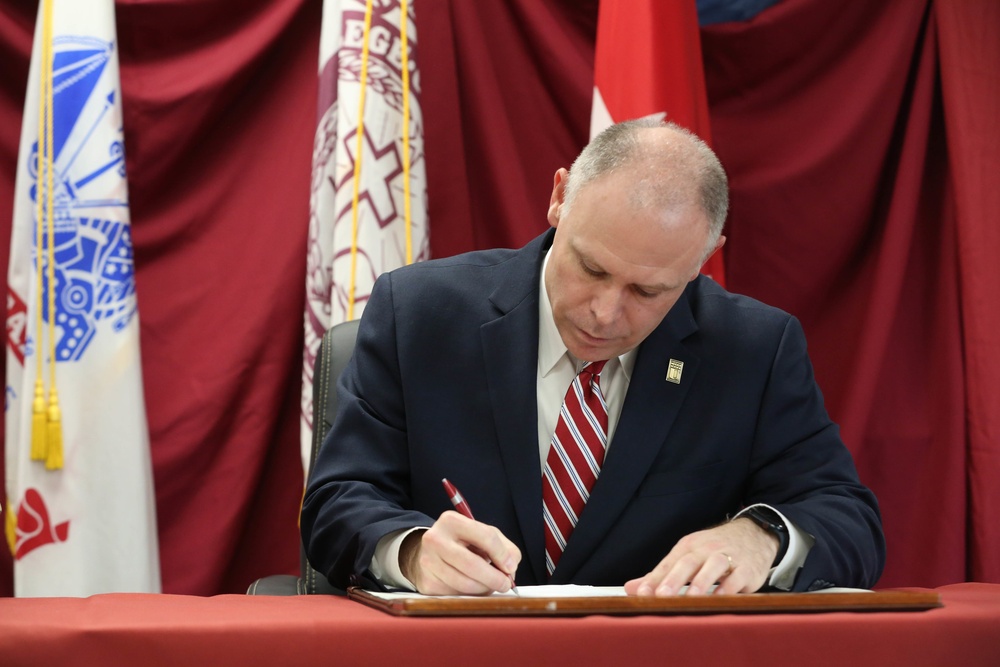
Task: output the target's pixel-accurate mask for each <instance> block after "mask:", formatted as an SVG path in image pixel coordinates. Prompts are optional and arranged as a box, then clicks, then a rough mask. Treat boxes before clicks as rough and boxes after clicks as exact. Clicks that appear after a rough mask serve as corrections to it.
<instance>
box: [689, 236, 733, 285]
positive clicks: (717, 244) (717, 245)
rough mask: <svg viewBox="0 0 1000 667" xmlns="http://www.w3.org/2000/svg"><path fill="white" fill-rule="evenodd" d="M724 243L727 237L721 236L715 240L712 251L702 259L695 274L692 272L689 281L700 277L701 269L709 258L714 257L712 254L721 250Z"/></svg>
mask: <svg viewBox="0 0 1000 667" xmlns="http://www.w3.org/2000/svg"><path fill="white" fill-rule="evenodd" d="M724 245H726V237H725V236H719V240H718V241H716V242H715V247H714V248H712V252H710V253H708V254H707V255H705V259H704V260H702V262H701V265H700V266H699V267H698V270H697V271H695V272H694V273H693V274H691V277H690V278H688V282H691V281H692V280H694V279H695V278H697V277H698V274H699V273H701V270H702V269H703V268H704V267H705V264H707V263H708V260H710V259H712V255H714V254H715V253H717V252H719V250H721V249H722V246H724Z"/></svg>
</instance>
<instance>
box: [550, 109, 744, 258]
mask: <svg viewBox="0 0 1000 667" xmlns="http://www.w3.org/2000/svg"><path fill="white" fill-rule="evenodd" d="M656 128H663V129H669V130H671V131H672V135H671V137H670V140H669V141H663V142H660V141H646V140H644V139H643V138H642V136H641V135H642V133H643V131H644V130H647V129H656ZM623 169H636V170H637V172H638V174H637V178H636V182H635V191H634V192H633V193H631V202H632V203H633V205H635V206H636V207H637V208H638V207H649V206H653V207H664V208H667V207H670V206H677V205H679V204H687V203H691V202H690V200H691V199H696V200H697V203H698V204H699V205H700V207H701V209H702V211H703V212H704V213H705V216H706V217H707V218H708V226H709V249H711V248H714V247H715V243H716V241H718V239H719V236H720V235H721V234H722V227H723V225H724V224H725V222H726V214H727V213H728V211H729V182H728V179H727V178H726V172H725V170H724V169H723V168H722V163H720V162H719V158H718V157H716V155H715V153H714V152H713V151H712V149H711V148H709V147H708V144H706V143H705V142H704V141H702V140H701V139H700V138H699V137H698V136H697V135H696V134H694V133H693V132H690V131H689V130H687V129H685V128H683V127H681V126H680V125H677V124H676V123H669V122H664V121H661V120H659V119H655V118H639V119H636V120H628V121H624V122H621V123H616V124H615V125H612V126H611V127H609V128H607V129H606V130H604V131H603V132H601V133H600V134H598V135H597V136H596V137H594V139H593V140H592V141H591V142H590V143H589V144H587V146H586V147H585V148H584V149H583V152H582V153H580V155H579V157H577V158H576V160H575V161H574V162H573V166H572V167H570V170H569V176H568V179H567V182H566V193H565V200H564V201H565V205H566V206H567V207H571V205H572V202H573V200H574V199H575V197H576V195H577V194H578V193H579V192H580V190H581V189H582V188H583V187H584V186H586V185H587V184H588V183H591V182H593V181H595V180H597V179H598V178H600V177H602V176H605V175H607V174H610V173H612V172H615V171H620V170H623ZM692 190H694V191H693V192H692Z"/></svg>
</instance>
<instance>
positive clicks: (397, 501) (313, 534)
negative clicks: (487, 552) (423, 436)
mask: <svg viewBox="0 0 1000 667" xmlns="http://www.w3.org/2000/svg"><path fill="white" fill-rule="evenodd" d="M390 283H391V276H390V275H388V274H387V275H384V276H382V277H380V278H379V280H378V281H377V282H376V283H375V286H374V288H373V289H372V295H371V298H370V300H369V302H368V304H367V306H366V308H365V314H364V318H363V320H362V325H361V327H360V328H359V330H358V338H357V343H356V345H355V352H354V355H353V357H352V359H351V361H350V362H349V363H348V365H347V368H346V369H345V370H344V373H343V374H342V375H341V377H340V380H339V382H338V384H337V392H338V394H339V396H338V399H339V408H338V413H337V418H336V420H335V422H334V424H333V426H332V428H331V429H330V432H329V433H328V434H327V437H326V439H325V440H324V443H323V446H322V447H321V449H320V451H319V453H318V454H317V458H316V461H315V462H314V464H313V469H312V471H311V472H310V475H309V483H308V485H307V488H306V494H305V497H304V499H303V506H302V518H301V531H302V538H303V544H304V545H305V548H306V554H307V557H308V558H309V562H310V563H311V564H312V566H313V567H314V568H316V569H317V570H318V571H320V572H322V573H324V574H325V575H326V576H327V578H328V579H329V580H330V582H331V583H332V584H333V585H334V586H339V587H341V588H346V587H347V586H348V585H355V584H359V583H362V582H361V581H359V576H358V573H367V571H368V567H369V564H370V563H371V558H372V555H373V554H374V552H375V546H376V544H377V542H378V540H379V539H380V538H381V537H382V536H383V535H386V534H387V533H390V532H392V531H395V530H398V529H403V528H410V527H413V526H430V525H431V524H432V523H433V519H432V518H431V517H430V516H428V515H426V514H423V513H421V512H416V511H413V510H409V509H405V508H406V507H408V506H411V503H410V501H409V500H408V499H409V497H410V490H409V479H410V472H409V452H408V449H407V440H406V430H405V424H406V417H405V405H404V400H403V395H402V382H401V379H400V365H399V359H398V355H397V344H396V323H395V319H394V313H393V307H392V289H391V284H390ZM442 496H443V492H442ZM364 579H366V581H364V583H366V584H368V585H370V584H371V583H373V579H372V578H370V577H365V578H364Z"/></svg>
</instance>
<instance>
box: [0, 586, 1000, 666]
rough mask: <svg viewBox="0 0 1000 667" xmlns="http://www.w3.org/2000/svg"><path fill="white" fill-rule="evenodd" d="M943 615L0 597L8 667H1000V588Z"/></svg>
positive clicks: (1, 654) (955, 591) (952, 591)
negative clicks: (524, 614)
mask: <svg viewBox="0 0 1000 667" xmlns="http://www.w3.org/2000/svg"><path fill="white" fill-rule="evenodd" d="M937 591H938V592H939V593H940V594H941V599H942V602H943V603H944V607H943V608H940V609H932V610H928V611H921V612H878V613H857V612H834V613H822V614H773V615H733V614H720V615H714V616H635V617H610V616H588V617H583V618H399V617H393V616H390V615H388V614H385V613H383V612H380V611H377V610H374V609H370V608H367V607H365V606H362V605H360V604H358V603H356V602H352V601H351V600H348V599H346V598H339V597H327V596H300V597H248V596H239V595H222V596H217V597H210V598H201V597H190V596H181V595H140V594H112V595H95V596H93V597H90V598H82V599H79V598H54V599H9V598H8V599H0V665H2V666H3V667H20V666H22V665H24V666H27V665H31V666H33V667H34V666H36V665H82V666H89V665H94V666H97V665H100V666H101V667H105V666H107V665H133V664H134V665H141V666H142V667H155V666H157V665H197V666H201V665H213V666H216V665H239V666H241V667H252V666H254V665H261V666H265V665H266V666H267V667H276V666H281V667H285V666H292V665H325V666H330V665H394V664H398V665H407V666H409V665H422V664H428V665H429V664H434V665H437V666H438V667H459V666H464V665H474V666H475V667H488V666H490V665H517V666H521V665H591V664H603V665H628V666H629V667H631V666H633V665H665V664H671V665H683V664H697V665H724V666H725V667H738V666H740V665H748V666H758V665H759V666H760V667H774V666H775V665H780V664H801V665H837V666H838V667H842V666H844V665H847V666H849V667H864V666H865V665H879V666H882V665H935V666H939V665H962V666H969V665H983V666H989V667H997V666H998V665H1000V585H996V584H955V585H952V586H944V587H942V588H939V589H937Z"/></svg>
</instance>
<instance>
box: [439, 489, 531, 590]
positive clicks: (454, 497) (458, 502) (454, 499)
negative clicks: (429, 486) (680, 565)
mask: <svg viewBox="0 0 1000 667" xmlns="http://www.w3.org/2000/svg"><path fill="white" fill-rule="evenodd" d="M441 484H442V485H444V492H445V493H447V494H448V500H450V501H451V504H452V506H453V507H454V508H455V511H456V512H458V513H459V514H461V515H462V516H464V517H465V518H467V519H472V520H473V521H475V520H476V517H474V516H472V510H471V509H470V508H469V503H467V502H465V498H463V497H462V494H461V493H459V491H458V489H456V488H455V485H454V484H452V483H451V482H449V481H448V479H447V478H444V479H442V480H441ZM476 551H477V552H478V551H479V550H478V549H476ZM480 555H483V554H480ZM490 563H491V564H493V563H492V561H490ZM494 567H496V566H495V565H494ZM497 569H498V570H499V569H500V568H497ZM507 576H508V577H510V590H512V591H513V592H514V595H517V584H515V583H514V575H513V574H508V575H507Z"/></svg>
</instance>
